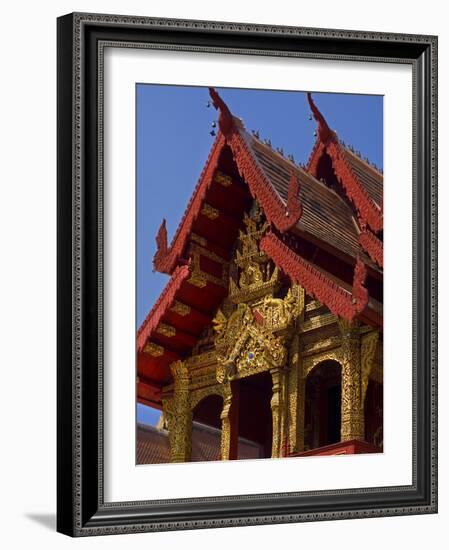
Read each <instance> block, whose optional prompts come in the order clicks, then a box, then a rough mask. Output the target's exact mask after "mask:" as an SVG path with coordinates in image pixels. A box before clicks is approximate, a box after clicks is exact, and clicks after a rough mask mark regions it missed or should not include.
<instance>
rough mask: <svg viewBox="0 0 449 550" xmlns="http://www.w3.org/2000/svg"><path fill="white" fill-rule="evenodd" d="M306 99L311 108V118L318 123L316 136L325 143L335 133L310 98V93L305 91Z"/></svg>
mask: <svg viewBox="0 0 449 550" xmlns="http://www.w3.org/2000/svg"><path fill="white" fill-rule="evenodd" d="M307 100H308V102H309V105H310V108H311V110H312V113H313V118H314V119H315V120H316V121H317V123H318V137H319V138H320V141H321V142H323V143H327V142H328V141H329V140H330V139H332V138H334V137H335V135H336V134H335V132H334V131H333V130H331V129H330V128H329V126H328V125H327V122H326V119H325V118H324V116H323V115H322V114H321V113H320V111H319V110H318V108H317V106H316V105H315V103H314V101H313V99H312V94H311V93H310V92H307Z"/></svg>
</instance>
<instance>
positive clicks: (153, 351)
mask: <svg viewBox="0 0 449 550" xmlns="http://www.w3.org/2000/svg"><path fill="white" fill-rule="evenodd" d="M143 351H144V352H145V353H148V355H151V356H152V357H161V356H162V355H164V351H165V350H164V348H163V347H162V346H158V345H157V344H154V343H153V342H148V343H147V345H146V346H145V347H144V349H143Z"/></svg>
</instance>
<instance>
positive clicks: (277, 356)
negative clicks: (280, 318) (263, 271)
mask: <svg viewBox="0 0 449 550" xmlns="http://www.w3.org/2000/svg"><path fill="white" fill-rule="evenodd" d="M214 328H215V331H216V333H217V336H216V339H215V347H216V350H217V361H218V367H217V380H218V381H219V382H223V381H224V380H233V379H235V378H241V377H244V376H249V375H251V374H256V373H258V372H262V371H265V370H268V369H270V368H272V367H275V366H281V365H283V363H284V362H285V358H286V349H285V347H284V345H283V341H282V339H281V338H279V337H277V336H275V335H274V334H273V333H272V332H270V331H269V330H268V329H266V328H264V327H263V325H258V324H257V322H256V319H255V317H254V313H253V311H252V309H251V307H250V306H248V305H247V304H244V303H242V304H239V305H238V307H237V309H236V310H235V311H234V312H233V313H232V315H231V316H230V317H229V319H226V318H225V316H224V314H223V313H222V312H221V311H220V310H219V311H218V312H217V315H216V316H215V319H214Z"/></svg>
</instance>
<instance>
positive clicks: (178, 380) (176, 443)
mask: <svg viewBox="0 0 449 550" xmlns="http://www.w3.org/2000/svg"><path fill="white" fill-rule="evenodd" d="M170 370H171V372H172V375H173V380H174V390H173V398H172V399H163V400H162V405H163V411H164V416H165V418H166V421H167V427H168V437H169V442H170V460H171V462H188V461H189V460H190V455H191V451H192V412H191V408H190V395H189V382H190V377H189V371H188V369H187V367H186V365H185V363H184V362H183V361H175V362H174V363H172V364H171V365H170Z"/></svg>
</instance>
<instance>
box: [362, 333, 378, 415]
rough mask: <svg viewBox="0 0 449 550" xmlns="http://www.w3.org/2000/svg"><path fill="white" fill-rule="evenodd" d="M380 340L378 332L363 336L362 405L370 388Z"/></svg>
mask: <svg viewBox="0 0 449 550" xmlns="http://www.w3.org/2000/svg"><path fill="white" fill-rule="evenodd" d="M378 340H379V333H378V332H377V331H374V332H368V334H364V335H363V336H362V349H361V361H362V405H363V404H364V402H365V397H366V390H367V388H368V381H369V377H370V374H371V372H372V368H373V363H374V356H375V354H376V349H377V342H378Z"/></svg>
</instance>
